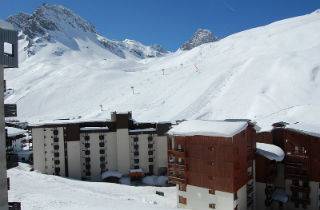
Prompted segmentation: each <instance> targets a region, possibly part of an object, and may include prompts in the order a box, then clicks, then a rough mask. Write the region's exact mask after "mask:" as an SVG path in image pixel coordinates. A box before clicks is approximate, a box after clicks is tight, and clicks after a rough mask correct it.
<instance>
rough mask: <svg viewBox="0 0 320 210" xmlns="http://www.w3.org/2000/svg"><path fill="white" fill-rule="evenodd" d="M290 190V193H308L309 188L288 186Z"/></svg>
mask: <svg viewBox="0 0 320 210" xmlns="http://www.w3.org/2000/svg"><path fill="white" fill-rule="evenodd" d="M290 189H291V191H298V192H304V193H310V187H309V186H297V185H291V186H290Z"/></svg>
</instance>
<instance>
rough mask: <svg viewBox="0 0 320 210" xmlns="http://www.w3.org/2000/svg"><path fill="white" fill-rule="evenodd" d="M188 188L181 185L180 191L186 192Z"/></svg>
mask: <svg viewBox="0 0 320 210" xmlns="http://www.w3.org/2000/svg"><path fill="white" fill-rule="evenodd" d="M186 188H187V187H186V185H185V184H179V190H180V191H184V192H185V191H186V190H187V189H186Z"/></svg>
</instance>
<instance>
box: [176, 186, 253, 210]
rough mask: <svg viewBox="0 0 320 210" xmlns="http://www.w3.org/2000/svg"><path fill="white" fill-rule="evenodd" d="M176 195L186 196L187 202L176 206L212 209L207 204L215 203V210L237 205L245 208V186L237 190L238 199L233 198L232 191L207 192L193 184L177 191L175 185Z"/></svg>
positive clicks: (228, 209) (223, 209)
mask: <svg viewBox="0 0 320 210" xmlns="http://www.w3.org/2000/svg"><path fill="white" fill-rule="evenodd" d="M177 192H178V197H179V196H182V197H185V198H187V204H186V205H183V204H180V203H179V199H177V200H178V207H182V208H189V209H192V210H212V208H209V204H215V209H216V210H234V208H235V207H236V206H237V205H238V210H246V209H247V200H246V196H247V194H246V186H243V187H242V188H240V189H239V190H238V191H237V195H238V200H236V201H235V200H234V194H233V193H227V192H221V191H217V190H216V191H215V194H209V190H208V189H207V188H203V187H197V186H193V185H187V187H186V192H184V191H179V188H178V186H177Z"/></svg>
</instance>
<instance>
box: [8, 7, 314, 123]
mask: <svg viewBox="0 0 320 210" xmlns="http://www.w3.org/2000/svg"><path fill="white" fill-rule="evenodd" d="M65 30H67V31H68V33H66V34H67V35H68V36H72V34H76V35H77V36H75V37H71V38H70V37H69V38H70V40H69V39H67V40H65V39H64V40H63V42H62V41H59V40H61V39H62V38H61V37H60V35H59V34H54V35H56V36H58V35H59V37H58V38H56V40H57V41H53V42H48V43H42V44H45V45H44V46H41V47H39V48H37V49H38V51H36V53H35V55H32V56H30V57H27V56H26V52H25V51H24V50H23V49H24V47H27V44H28V43H27V41H26V40H22V41H21V42H20V48H19V49H20V54H21V56H20V58H21V59H20V68H18V69H11V70H7V71H6V72H5V78H6V80H7V86H8V87H9V88H13V89H14V93H13V94H12V95H10V96H8V97H7V98H6V103H17V105H18V118H19V119H21V120H27V121H38V120H51V119H57V118H67V117H71V118H73V117H78V116H81V117H82V118H104V119H105V118H108V117H110V112H112V111H128V110H129V111H133V117H134V118H135V119H136V120H139V121H169V120H181V119H205V120H208V119H209V120H210V119H214V120H220V119H225V118H247V119H253V120H256V121H258V123H259V125H260V126H261V127H262V128H263V129H267V128H269V126H270V124H271V123H273V122H277V121H287V122H289V123H295V122H297V121H299V122H305V123H308V124H317V123H318V122H317V119H319V118H320V85H319V84H320V74H319V72H320V60H319V57H320V33H319V31H320V13H319V12H314V13H312V14H308V15H305V16H300V17H295V18H290V19H286V20H282V21H278V22H275V23H272V24H270V25H267V26H263V27H258V28H254V29H251V30H247V31H243V32H240V33H237V34H234V35H231V36H229V37H226V38H224V39H222V40H219V41H217V42H213V43H208V44H203V45H201V46H199V47H196V48H194V49H192V50H190V51H177V52H174V53H168V54H165V55H164V56H162V57H155V58H146V59H139V58H135V57H132V56H131V57H127V58H121V57H118V56H116V55H115V54H113V53H111V52H110V51H108V50H107V49H103V48H101V46H100V45H98V44H97V42H96V39H95V40H94V38H93V37H95V36H96V34H92V33H89V32H81V33H80V32H79V31H75V30H76V29H74V28H73V29H72V31H71V29H70V31H71V32H72V33H71V32H70V31H69V28H68V27H66V29H65ZM59 33H60V32H59ZM51 39H55V37H54V36H53V37H52V38H51ZM68 40H69V41H70V42H71V41H72V43H73V45H76V46H77V48H76V49H75V48H72V47H69V46H70V45H71V44H70V43H69V41H68ZM68 43H69V44H68ZM73 45H72V46H73ZM39 46H40V44H39ZM59 49H63V50H62V51H63V53H62V55H61V54H59V55H57V54H56V53H55V52H56V51H57V50H59Z"/></svg>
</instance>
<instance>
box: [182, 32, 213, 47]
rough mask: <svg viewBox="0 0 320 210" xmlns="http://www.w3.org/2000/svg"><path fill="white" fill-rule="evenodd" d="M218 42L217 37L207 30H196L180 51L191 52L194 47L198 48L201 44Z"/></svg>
mask: <svg viewBox="0 0 320 210" xmlns="http://www.w3.org/2000/svg"><path fill="white" fill-rule="evenodd" d="M215 41H218V39H217V37H215V36H214V35H213V33H212V32H211V31H209V30H208V29H201V28H200V29H198V30H197V31H196V32H195V33H194V34H193V35H192V37H191V38H190V40H188V41H187V42H185V43H184V44H183V45H182V46H181V47H180V49H182V50H191V49H193V48H195V47H198V46H200V45H202V44H205V43H209V42H215Z"/></svg>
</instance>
